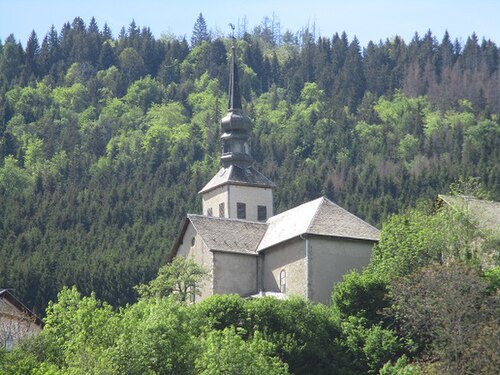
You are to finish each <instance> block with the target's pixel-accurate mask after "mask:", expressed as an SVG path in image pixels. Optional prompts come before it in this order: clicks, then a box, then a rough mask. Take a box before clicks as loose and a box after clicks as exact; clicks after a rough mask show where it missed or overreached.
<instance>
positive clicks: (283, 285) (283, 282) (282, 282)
mask: <svg viewBox="0 0 500 375" xmlns="http://www.w3.org/2000/svg"><path fill="white" fill-rule="evenodd" d="M280 292H281V293H286V271H285V270H284V269H283V270H281V272H280Z"/></svg>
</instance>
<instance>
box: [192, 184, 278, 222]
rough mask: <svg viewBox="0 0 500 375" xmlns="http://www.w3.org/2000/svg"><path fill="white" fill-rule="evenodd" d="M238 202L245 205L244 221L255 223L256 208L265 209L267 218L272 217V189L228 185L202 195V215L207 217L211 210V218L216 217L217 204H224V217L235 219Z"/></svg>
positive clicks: (217, 211)
mask: <svg viewBox="0 0 500 375" xmlns="http://www.w3.org/2000/svg"><path fill="white" fill-rule="evenodd" d="M238 202H240V203H245V204H246V220H252V221H257V217H258V216H257V206H266V207H267V217H271V216H273V215H274V213H273V212H274V211H273V210H274V209H273V190H272V189H270V188H262V187H255V186H242V185H229V184H228V185H223V186H219V187H217V188H215V189H214V190H210V191H209V192H206V193H204V194H203V196H202V207H203V208H202V209H203V213H202V214H203V215H207V212H208V209H209V208H211V209H212V214H213V216H216V217H218V216H219V204H220V203H224V206H225V213H224V217H226V218H231V219H236V218H237V217H238V215H237V203H238ZM228 208H229V209H228Z"/></svg>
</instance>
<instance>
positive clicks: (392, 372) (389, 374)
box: [379, 355, 423, 375]
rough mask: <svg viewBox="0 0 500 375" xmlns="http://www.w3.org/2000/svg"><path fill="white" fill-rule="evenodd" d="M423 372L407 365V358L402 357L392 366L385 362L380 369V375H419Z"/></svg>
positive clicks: (416, 367)
mask: <svg viewBox="0 0 500 375" xmlns="http://www.w3.org/2000/svg"><path fill="white" fill-rule="evenodd" d="M422 373H423V372H422V371H421V370H420V369H419V367H418V366H416V365H412V364H409V363H408V357H406V356H405V355H402V356H401V357H400V358H398V360H397V361H396V362H395V363H394V364H393V363H391V362H387V363H386V364H385V365H384V367H382V368H381V369H380V373H379V374H380V375H420V374H422Z"/></svg>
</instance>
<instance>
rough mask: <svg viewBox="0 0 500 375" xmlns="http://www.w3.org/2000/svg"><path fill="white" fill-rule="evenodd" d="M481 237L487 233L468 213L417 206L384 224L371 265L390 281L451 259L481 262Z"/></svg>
mask: <svg viewBox="0 0 500 375" xmlns="http://www.w3.org/2000/svg"><path fill="white" fill-rule="evenodd" d="M481 237H483V233H482V232H481V231H479V230H478V229H477V228H476V227H475V225H474V221H473V220H472V218H471V217H468V216H467V213H466V212H463V211H456V210H455V209H453V208H449V207H443V208H442V209H440V210H438V211H437V212H435V213H427V212H426V211H425V209H424V208H419V209H413V210H410V211H407V212H406V213H403V214H400V215H394V216H392V217H391V218H390V219H389V220H388V221H387V222H386V224H384V226H383V228H382V231H381V233H380V242H379V243H378V244H377V245H376V246H375V248H374V250H373V254H372V262H371V265H370V267H371V269H372V270H373V272H374V273H376V274H377V275H380V277H383V278H384V279H385V280H390V279H392V278H394V277H396V276H404V275H409V274H411V273H413V272H415V271H416V270H417V269H418V268H420V267H424V266H427V265H429V264H432V263H436V262H438V263H446V262H447V261H449V260H450V259H456V260H462V261H464V262H468V263H469V264H477V263H478V262H479V258H478V256H480V254H481V251H480V249H477V248H476V247H477V243H481V241H478V239H479V238H481Z"/></svg>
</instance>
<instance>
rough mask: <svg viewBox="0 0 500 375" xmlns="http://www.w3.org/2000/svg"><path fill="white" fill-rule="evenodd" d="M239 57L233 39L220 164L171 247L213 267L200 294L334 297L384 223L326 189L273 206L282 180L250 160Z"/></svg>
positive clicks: (174, 252) (174, 253)
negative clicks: (296, 202) (278, 209)
mask: <svg viewBox="0 0 500 375" xmlns="http://www.w3.org/2000/svg"><path fill="white" fill-rule="evenodd" d="M235 60H236V57H235V47H234V46H233V47H232V51H231V70H230V84H229V104H228V113H227V114H226V116H225V117H224V118H223V119H222V121H221V130H222V136H221V141H222V155H221V164H222V167H221V169H220V170H219V171H218V172H217V174H216V175H215V176H214V177H213V178H212V179H211V180H210V181H209V182H208V183H207V184H206V185H205V187H204V188H203V189H202V190H201V191H200V192H199V194H200V195H201V199H202V210H203V212H202V214H201V215H198V214H188V215H187V217H186V218H185V219H184V221H183V223H182V224H181V229H180V232H179V234H178V236H177V239H176V240H175V243H174V245H173V247H172V252H171V255H172V256H182V257H185V258H189V259H193V260H194V261H195V262H196V263H197V264H199V265H200V266H202V267H203V268H205V269H206V270H207V271H208V276H207V278H206V280H204V282H203V283H202V285H199V286H197V290H196V292H197V295H196V297H195V299H196V301H198V300H202V299H204V298H206V297H209V296H211V295H213V294H229V293H235V294H239V295H240V296H242V297H259V296H266V295H272V296H276V297H277V298H287V297H288V296H300V297H303V298H305V299H307V300H309V301H312V302H321V303H325V304H328V303H329V302H330V295H331V291H332V286H333V284H334V283H335V282H339V281H341V280H342V276H343V275H344V274H345V273H347V272H349V271H351V270H354V269H355V270H361V269H362V268H363V267H365V266H366V265H368V262H369V261H370V255H371V250H372V247H373V245H374V244H375V243H376V242H377V241H378V238H379V231H378V230H377V229H376V228H375V227H373V226H372V225H370V224H368V223H366V222H365V221H363V220H361V219H360V218H358V217H356V216H355V215H353V214H351V213H349V212H348V211H346V210H345V209H343V208H341V207H339V206H338V205H336V204H335V203H333V202H331V201H330V200H328V199H327V198H325V197H320V198H318V199H315V200H313V201H310V202H307V203H304V204H302V205H300V206H297V207H295V208H292V209H290V210H288V211H285V212H282V213H280V214H277V215H275V214H274V209H273V190H274V189H275V188H276V186H275V185H274V183H273V182H272V181H270V180H269V179H268V178H267V177H265V176H264V175H262V174H261V173H260V172H259V171H257V170H256V169H255V168H254V167H253V166H252V164H253V159H252V156H251V151H250V138H251V130H252V122H251V120H250V119H249V118H248V117H247V116H246V114H245V113H244V112H243V110H242V105H241V95H240V91H239V83H238V71H237V65H236V61H235ZM304 173H306V172H304ZM193 302H195V301H193Z"/></svg>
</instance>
